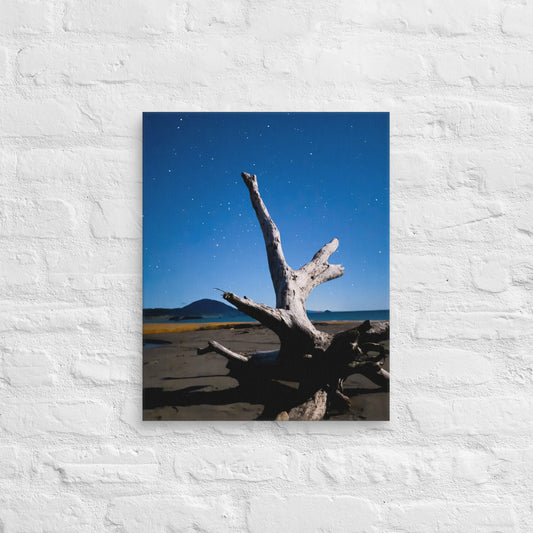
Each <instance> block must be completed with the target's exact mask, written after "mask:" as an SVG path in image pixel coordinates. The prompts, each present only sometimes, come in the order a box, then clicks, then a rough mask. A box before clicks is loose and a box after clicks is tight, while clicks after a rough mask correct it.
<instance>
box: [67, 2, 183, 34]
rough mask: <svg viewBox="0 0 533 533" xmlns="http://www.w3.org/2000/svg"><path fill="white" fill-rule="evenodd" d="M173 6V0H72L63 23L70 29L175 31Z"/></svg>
mask: <svg viewBox="0 0 533 533" xmlns="http://www.w3.org/2000/svg"><path fill="white" fill-rule="evenodd" d="M174 9H175V4H174V2H173V1H172V0H154V1H153V2H149V3H146V2H143V1H142V0H118V1H116V2H113V3H104V4H103V3H101V2H99V1H97V0H88V1H87V2H82V3H80V2H75V1H69V2H67V4H66V11H65V16H64V18H63V27H64V29H65V30H66V31H67V32H85V33H97V34H98V33H116V34H121V35H128V36H143V35H161V34H165V33H170V32H173V31H174V29H175V26H176V21H175V11H174Z"/></svg>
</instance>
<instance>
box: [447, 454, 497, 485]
mask: <svg viewBox="0 0 533 533" xmlns="http://www.w3.org/2000/svg"><path fill="white" fill-rule="evenodd" d="M496 464H497V460H496V459H495V457H494V455H493V454H491V453H488V452H486V451H485V450H459V451H456V452H455V453H454V465H453V468H454V472H453V477H454V479H456V480H460V481H466V482H469V483H472V484H473V485H483V484H485V483H489V482H491V481H493V480H494V474H495V472H496Z"/></svg>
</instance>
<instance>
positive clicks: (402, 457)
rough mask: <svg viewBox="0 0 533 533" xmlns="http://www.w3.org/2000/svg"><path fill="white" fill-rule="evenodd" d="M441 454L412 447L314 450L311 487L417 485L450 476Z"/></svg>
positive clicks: (308, 455) (447, 465) (310, 458)
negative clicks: (333, 484)
mask: <svg viewBox="0 0 533 533" xmlns="http://www.w3.org/2000/svg"><path fill="white" fill-rule="evenodd" d="M442 458H443V454H442V452H441V451H435V450H431V449H429V448H415V447H406V446H403V447H399V446H395V447H394V448H392V447H385V446H373V445H372V446H366V447H365V446H359V447H355V446H351V447H335V448H325V449H319V450H314V451H313V452H309V453H308V454H307V461H306V462H307V463H308V464H309V469H310V473H309V477H310V481H311V482H312V483H313V485H314V486H320V487H321V486H329V485H330V484H331V483H335V484H343V485H347V486H354V485H355V484H357V485H358V486H359V485H361V484H364V485H383V484H386V483H394V484H396V485H397V486H398V487H399V486H405V487H411V486H414V485H415V486H416V485H418V484H419V483H420V482H428V481H431V480H437V479H440V478H442V477H446V476H449V475H450V473H451V462H450V461H448V460H442Z"/></svg>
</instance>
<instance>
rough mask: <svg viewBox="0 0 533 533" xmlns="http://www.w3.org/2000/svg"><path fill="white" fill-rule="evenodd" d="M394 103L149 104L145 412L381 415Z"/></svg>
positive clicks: (179, 416)
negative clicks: (196, 107)
mask: <svg viewBox="0 0 533 533" xmlns="http://www.w3.org/2000/svg"><path fill="white" fill-rule="evenodd" d="M389 362H390V354H389V115H388V113H144V115H143V418H144V420H279V421H297V420H315V421H319V420H353V421H355V420H388V419H389V377H390V376H389Z"/></svg>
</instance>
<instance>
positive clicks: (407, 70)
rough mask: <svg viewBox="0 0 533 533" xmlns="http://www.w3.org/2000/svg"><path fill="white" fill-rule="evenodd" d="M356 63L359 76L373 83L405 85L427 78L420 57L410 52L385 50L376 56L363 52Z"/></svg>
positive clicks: (370, 52)
mask: <svg viewBox="0 0 533 533" xmlns="http://www.w3.org/2000/svg"><path fill="white" fill-rule="evenodd" d="M358 61H359V62H360V68H361V75H362V76H363V77H364V78H367V79H369V80H371V81H374V82H379V83H395V84H400V85H404V84H406V85H407V84H413V83H419V82H421V81H422V80H424V79H425V78H427V68H426V65H425V64H424V62H423V61H422V58H421V56H420V55H419V54H416V53H412V52H404V51H401V50H387V51H384V52H381V53H379V54H378V53H376V52H372V51H370V50H368V51H364V50H363V51H362V53H361V55H360V57H359V60H358ZM352 75H353V74H352Z"/></svg>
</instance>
